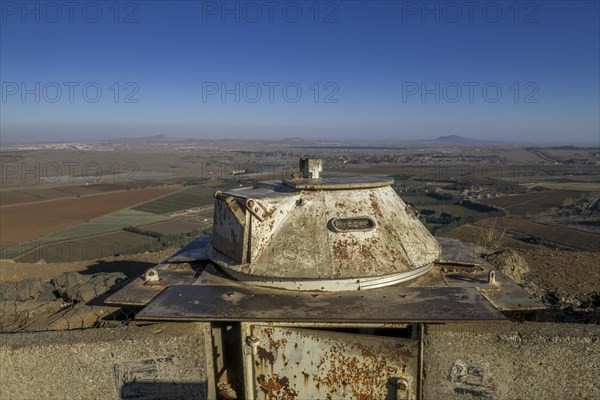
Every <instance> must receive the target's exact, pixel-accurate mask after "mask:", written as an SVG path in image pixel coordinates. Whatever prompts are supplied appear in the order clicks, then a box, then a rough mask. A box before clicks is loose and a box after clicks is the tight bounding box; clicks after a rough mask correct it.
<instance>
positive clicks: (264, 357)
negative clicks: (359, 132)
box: [257, 346, 275, 364]
mask: <svg viewBox="0 0 600 400" xmlns="http://www.w3.org/2000/svg"><path fill="white" fill-rule="evenodd" d="M257 354H258V358H259V359H260V361H261V362H265V361H268V362H269V363H270V364H273V363H274V362H275V356H274V355H273V353H272V352H270V351H268V350H267V349H265V348H264V347H261V346H258V348H257Z"/></svg>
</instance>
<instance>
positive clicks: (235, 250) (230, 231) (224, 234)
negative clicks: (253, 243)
mask: <svg viewBox="0 0 600 400" xmlns="http://www.w3.org/2000/svg"><path fill="white" fill-rule="evenodd" d="M247 228H248V224H246V214H244V212H243V211H242V210H241V208H240V207H239V205H238V204H237V202H236V201H235V200H234V199H233V197H227V198H226V199H221V198H217V199H216V200H215V210H214V225H213V239H212V246H213V247H214V248H215V249H217V250H219V251H220V252H221V253H223V254H225V255H227V256H228V257H230V258H231V259H233V260H234V261H235V262H237V263H240V264H241V263H244V262H246V248H247V241H248V229H247Z"/></svg>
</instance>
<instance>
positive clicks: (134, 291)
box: [104, 268, 197, 306]
mask: <svg viewBox="0 0 600 400" xmlns="http://www.w3.org/2000/svg"><path fill="white" fill-rule="evenodd" d="M157 269H158V268H157ZM158 273H159V276H160V280H159V281H158V282H156V283H146V282H145V281H144V278H143V276H139V277H137V278H135V279H133V280H132V281H131V282H130V283H128V284H127V286H125V287H124V288H122V289H120V290H119V291H117V292H116V293H115V294H113V295H112V296H110V297H108V298H106V300H104V302H105V303H106V304H122V305H129V306H143V305H146V304H147V303H148V302H149V301H150V300H152V299H153V298H154V297H156V296H157V295H158V294H159V293H160V292H162V291H163V290H164V289H165V288H166V287H168V286H171V285H178V284H179V285H181V284H192V283H194V282H195V281H196V275H197V272H196V271H193V270H188V271H170V270H168V269H158Z"/></svg>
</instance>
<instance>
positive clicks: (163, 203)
mask: <svg viewBox="0 0 600 400" xmlns="http://www.w3.org/2000/svg"><path fill="white" fill-rule="evenodd" d="M223 186H225V185H221V188H222V187H223ZM217 187H218V186H217V185H201V186H194V187H190V188H188V189H184V190H181V191H179V192H177V193H173V194H171V195H169V196H165V197H162V198H160V199H157V200H154V201H150V202H148V203H145V204H141V205H139V206H137V207H134V210H138V211H144V212H150V213H154V214H165V213H170V212H174V211H181V210H186V209H189V208H193V207H203V206H207V205H211V204H212V203H213V202H214V200H215V198H214V193H215V190H217Z"/></svg>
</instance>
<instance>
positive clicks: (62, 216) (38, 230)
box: [0, 187, 179, 248]
mask: <svg viewBox="0 0 600 400" xmlns="http://www.w3.org/2000/svg"><path fill="white" fill-rule="evenodd" d="M178 189H179V188H178V187H159V188H149V189H141V190H128V191H123V192H112V193H103V194H98V195H94V196H86V197H79V198H70V199H64V200H55V201H48V202H43V203H37V204H36V203H33V204H23V205H15V206H7V207H2V208H1V209H0V240H1V245H2V247H3V248H4V246H5V245H6V244H7V243H23V242H26V241H29V240H33V239H36V238H39V237H42V236H44V235H47V234H50V233H53V232H58V231H61V230H63V229H66V228H69V227H72V226H75V225H78V224H80V223H82V222H85V221H88V220H91V219H94V218H97V217H100V216H102V215H106V214H108V213H111V212H114V211H117V210H122V209H124V208H128V207H131V206H134V205H136V204H139V203H142V202H145V201H148V200H152V199H155V198H157V197H160V196H164V195H167V194H169V193H173V192H174V191H176V190H178ZM94 233H97V232H94ZM94 233H92V234H94Z"/></svg>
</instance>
